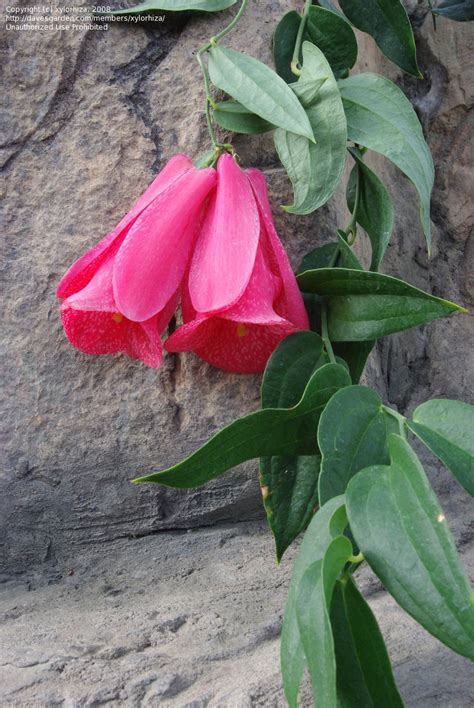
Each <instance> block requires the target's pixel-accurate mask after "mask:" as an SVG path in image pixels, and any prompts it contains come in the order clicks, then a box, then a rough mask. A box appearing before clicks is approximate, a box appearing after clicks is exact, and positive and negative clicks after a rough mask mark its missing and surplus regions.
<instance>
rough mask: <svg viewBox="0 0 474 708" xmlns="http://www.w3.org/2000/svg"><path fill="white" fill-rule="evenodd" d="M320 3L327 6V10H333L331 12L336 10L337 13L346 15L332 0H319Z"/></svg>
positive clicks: (341, 15)
mask: <svg viewBox="0 0 474 708" xmlns="http://www.w3.org/2000/svg"><path fill="white" fill-rule="evenodd" d="M318 4H319V5H321V7H325V8H326V10H331V12H335V13H336V15H339V16H340V17H344V15H343V14H342V12H341V11H340V10H338V8H337V7H336V6H335V5H334V3H333V2H332V0H319V3H318Z"/></svg>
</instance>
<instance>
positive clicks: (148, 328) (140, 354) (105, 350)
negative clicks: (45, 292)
mask: <svg viewBox="0 0 474 708" xmlns="http://www.w3.org/2000/svg"><path fill="white" fill-rule="evenodd" d="M61 318H62V322H63V326H64V331H65V332H66V336H67V338H68V339H69V341H70V342H71V344H73V345H74V346H75V347H77V348H78V349H80V350H81V351H83V352H85V353H86V354H115V353H117V352H124V353H125V354H128V356H130V357H132V358H134V359H141V360H142V361H143V362H144V363H145V364H147V366H151V367H153V368H158V367H159V366H160V365H161V360H162V345H161V338H160V334H159V332H158V326H157V318H156V317H154V318H152V319H151V320H148V321H147V322H140V323H137V322H130V320H127V319H126V318H125V317H123V315H121V314H120V313H111V312H98V311H88V312H84V311H83V310H76V309H73V308H71V307H66V308H64V309H62V311H61Z"/></svg>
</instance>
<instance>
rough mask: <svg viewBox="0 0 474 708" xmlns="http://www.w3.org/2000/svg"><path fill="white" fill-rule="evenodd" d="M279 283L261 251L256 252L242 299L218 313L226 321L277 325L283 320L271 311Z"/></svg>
mask: <svg viewBox="0 0 474 708" xmlns="http://www.w3.org/2000/svg"><path fill="white" fill-rule="evenodd" d="M279 290H280V283H279V280H278V278H277V277H276V276H274V275H273V274H272V272H271V270H270V268H269V266H268V264H267V263H266V261H265V258H264V254H263V252H262V249H261V248H259V249H258V250H257V255H256V257H255V265H254V268H253V271H252V275H251V277H250V281H249V284H248V285H247V287H246V288H245V291H244V294H243V295H242V297H241V298H240V299H239V300H238V301H237V302H236V303H235V305H233V306H232V307H230V308H229V309H227V310H223V311H222V312H220V313H219V314H220V316H221V317H223V318H224V319H226V320H234V321H236V322H247V323H253V324H279V323H282V322H284V320H283V319H282V318H281V317H279V315H277V313H276V312H275V310H274V309H273V301H274V300H275V299H276V297H277V295H278V293H279Z"/></svg>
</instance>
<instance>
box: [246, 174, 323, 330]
mask: <svg viewBox="0 0 474 708" xmlns="http://www.w3.org/2000/svg"><path fill="white" fill-rule="evenodd" d="M247 175H248V178H249V180H250V182H251V184H252V188H253V191H254V194H255V197H256V199H257V203H258V207H259V212H260V216H261V218H262V223H263V225H264V230H265V232H266V235H267V239H262V244H263V245H264V246H265V245H266V246H267V249H268V250H269V253H268V255H269V256H270V257H271V255H273V257H274V259H275V263H276V267H277V269H278V272H279V274H280V277H281V279H282V282H283V293H282V295H281V296H280V297H279V298H278V301H277V303H276V310H277V312H279V313H280V314H281V315H282V316H283V317H285V318H286V319H289V320H290V321H291V322H293V324H294V325H295V326H296V327H297V328H298V329H309V320H308V315H307V313H306V310H305V306H304V302H303V298H302V295H301V292H300V290H299V288H298V284H297V282H296V278H295V276H294V273H293V270H292V268H291V265H290V262H289V260H288V256H287V255H286V252H285V249H284V248H283V245H282V243H281V241H280V239H279V237H278V234H277V232H276V230H275V225H274V223H273V218H272V213H271V208H270V204H269V202H268V194H267V186H266V182H265V176H264V175H263V174H262V172H260V170H257V169H255V168H251V169H249V170H247ZM265 241H266V242H267V243H266V244H265Z"/></svg>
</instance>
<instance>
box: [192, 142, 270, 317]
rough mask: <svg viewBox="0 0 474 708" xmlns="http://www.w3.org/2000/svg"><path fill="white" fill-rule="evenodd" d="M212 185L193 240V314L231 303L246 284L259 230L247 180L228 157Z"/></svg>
mask: <svg viewBox="0 0 474 708" xmlns="http://www.w3.org/2000/svg"><path fill="white" fill-rule="evenodd" d="M217 173H218V182H217V189H216V192H215V194H214V196H213V198H212V201H211V203H210V205H209V208H208V210H207V213H206V218H205V221H204V224H203V227H202V230H201V234H200V236H199V239H198V241H197V244H196V248H195V251H194V255H193V258H192V261H191V268H190V273H189V291H190V295H191V301H192V304H193V307H194V308H195V309H196V310H197V311H198V312H207V313H210V312H218V311H220V310H222V309H224V308H227V307H230V306H231V305H233V304H234V303H235V302H236V301H237V300H238V299H239V298H240V297H241V295H242V293H243V292H244V290H245V288H246V287H247V284H248V282H249V279H250V276H251V273H252V269H253V266H254V263H255V254H256V252H257V245H258V239H259V232H260V224H259V217H258V211H257V205H256V203H255V197H254V195H253V192H252V189H251V186H250V183H249V180H248V178H247V176H246V174H245V172H244V171H243V170H241V169H240V167H239V166H238V165H237V164H236V162H235V160H234V158H233V157H231V156H230V155H227V154H226V155H222V156H221V157H220V158H219V162H218V164H217Z"/></svg>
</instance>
